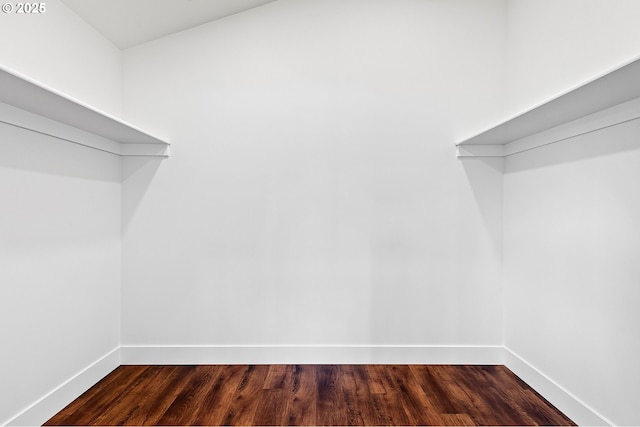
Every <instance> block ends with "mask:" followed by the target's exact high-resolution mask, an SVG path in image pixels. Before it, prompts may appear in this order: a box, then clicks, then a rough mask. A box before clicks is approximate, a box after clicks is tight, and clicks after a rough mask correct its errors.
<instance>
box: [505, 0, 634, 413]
mask: <svg viewBox="0 0 640 427" xmlns="http://www.w3.org/2000/svg"><path fill="white" fill-rule="evenodd" d="M550 10H553V13H550V12H549V11H550ZM638 16H640V3H638V2H635V1H625V0H619V1H606V2H605V1H590V0H589V1H582V0H580V1H577V0H562V1H546V0H542V1H539V0H535V1H534V0H530V1H523V0H512V1H510V2H508V31H507V39H508V46H507V82H508V85H507V88H508V90H507V93H508V98H507V103H508V105H509V107H508V108H509V109H519V108H523V107H526V106H528V105H530V104H532V103H534V102H539V101H541V100H543V99H544V98H547V97H548V96H551V95H553V94H555V93H557V92H561V91H563V90H566V89H568V88H570V87H573V86H575V85H577V84H579V83H581V82H582V81H584V80H586V79H589V78H590V77H592V76H594V75H597V74H601V73H603V72H606V71H607V70H611V69H613V68H615V67H616V66H617V65H619V64H621V63H625V62H628V61H629V60H631V59H633V58H636V57H638V56H639V55H640V43H639V42H638V40H640V27H638V25H637V22H636V21H637V17H638ZM639 130H640V128H639V124H638V123H637V122H631V123H628V124H624V125H619V126H616V127H614V128H611V129H606V130H602V131H598V132H594V133H591V134H588V135H584V136H581V137H577V138H574V139H571V140H568V141H564V142H561V143H557V144H555V145H552V146H549V147H545V148H539V149H536V150H533V151H530V152H527V153H522V154H518V155H515V156H512V157H508V158H507V159H506V161H505V162H506V163H505V168H506V171H505V178H504V254H505V257H504V269H505V296H506V297H505V308H506V319H505V345H506V346H507V347H508V348H509V349H511V350H512V351H514V352H515V353H516V354H518V355H519V356H520V357H522V358H523V359H524V360H526V361H528V362H529V363H531V364H532V365H533V366H535V367H536V368H537V369H539V370H540V371H541V372H542V373H544V374H545V375H547V376H548V377H550V378H551V379H552V380H553V381H555V382H556V383H558V384H559V385H560V386H561V387H564V388H565V389H566V390H568V391H569V392H571V393H572V394H574V395H575V396H576V397H578V398H579V399H581V400H582V401H584V402H585V403H586V404H587V405H588V406H590V407H591V408H592V409H594V410H595V411H596V412H598V413H600V414H601V415H602V416H603V417H605V419H609V420H610V421H611V422H613V423H615V424H619V425H629V424H633V425H637V424H640V412H639V411H638V400H637V392H636V391H635V384H637V383H638V381H640V370H639V368H638V366H637V364H636V363H635V360H637V359H638V358H639V357H640V347H639V342H638V339H637V337H638V334H639V332H640V331H639V330H638V326H637V325H638V324H640V322H639V320H640V318H639V316H638V314H637V309H636V308H635V307H636V306H637V303H638V302H639V300H640V294H639V293H638V286H637V284H638V279H639V277H640V269H639V267H638V262H637V259H638V256H640V246H639V242H640V226H639V223H638V218H640V215H639V214H640V211H639V209H640V200H639V199H638V192H637V188H636V187H637V186H636V185H635V183H637V182H638V179H639V178H640V176H639V175H638V172H637V171H638V168H637V162H638V156H640V151H639V150H638V149H639V148H640V145H638V142H637V135H638V131H639Z"/></svg>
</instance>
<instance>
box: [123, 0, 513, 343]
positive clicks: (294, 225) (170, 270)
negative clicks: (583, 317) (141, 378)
mask: <svg viewBox="0 0 640 427" xmlns="http://www.w3.org/2000/svg"><path fill="white" fill-rule="evenodd" d="M504 12H505V9H504V3H503V2H501V1H483V2H477V1H451V0H446V1H428V2H416V1H406V0H376V1H371V0H350V1H344V0H307V1H297V0H280V1H278V2H274V3H270V4H268V5H265V6H262V7H260V8H257V9H253V10H251V11H248V12H246V13H242V14H238V15H234V16H232V17H229V18H226V19H223V20H219V21H216V22H213V23H210V24H207V25H203V26H200V27H198V28H195V29H192V30H188V31H185V32H182V33H179V34H176V35H173V36H169V37H167V38H164V39H161V40H157V41H153V42H150V43H147V44H145V45H141V46H138V47H135V48H132V49H129V50H127V51H125V52H124V53H123V64H124V81H125V94H126V96H125V115H126V118H127V120H131V121H133V122H136V123H140V124H141V125H142V126H145V125H146V126H154V124H156V123H162V124H163V125H164V126H166V129H167V133H168V134H169V135H170V138H171V140H172V141H173V146H172V157H171V159H170V160H169V161H167V162H163V163H160V162H149V161H145V160H139V159H126V160H125V161H124V170H123V176H124V180H123V230H124V237H123V238H124V243H123V330H122V335H123V344H125V345H134V346H135V345H225V344H228V345H241V344H245V345H271V344H281V345H306V344H309V345H329V344H335V345H341V344H342V345H366V344H390V345H393V344H398V345H402V344H467V345H472V344H478V345H485V344H489V345H491V344H500V343H501V342H502V335H501V333H502V330H501V321H502V318H501V317H502V314H501V307H502V306H501V301H502V300H501V287H500V286H501V256H502V249H501V242H502V239H501V206H502V200H501V197H502V187H501V185H502V170H501V163H500V161H499V160H497V161H476V162H468V163H466V162H460V161H458V160H457V159H456V157H455V153H454V141H455V140H456V138H457V137H459V136H460V135H463V134H465V133H466V132H469V131H470V129H472V128H473V127H474V126H475V125H478V124H479V123H483V122H486V121H487V120H489V118H490V117H492V116H495V115H497V113H498V109H499V104H500V97H499V96H498V95H497V94H498V93H499V88H500V84H501V83H500V80H501V77H502V74H501V69H502V54H503V47H504V46H503V41H504V37H503V36H504V33H503V29H504V25H503V24H504Z"/></svg>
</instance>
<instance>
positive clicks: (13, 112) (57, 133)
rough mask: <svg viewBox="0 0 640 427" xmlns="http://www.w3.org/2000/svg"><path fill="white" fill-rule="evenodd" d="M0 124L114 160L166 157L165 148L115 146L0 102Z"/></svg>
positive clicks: (139, 144) (102, 138)
mask: <svg viewBox="0 0 640 427" xmlns="http://www.w3.org/2000/svg"><path fill="white" fill-rule="evenodd" d="M0 123H3V124H6V125H10V126H14V127H17V128H20V129H24V130H27V131H30V132H35V133H38V134H41V135H45V136H49V137H52V138H55V139H57V140H60V141H65V142H68V143H72V144H76V145H82V146H84V147H88V148H93V149H95V150H98V151H103V152H105V153H110V154H115V155H117V156H147V157H164V158H167V157H169V144H165V143H151V142H149V143H126V144H124V143H122V144H121V143H119V142H117V141H115V140H112V139H109V138H106V137H104V136H101V135H99V134H97V133H91V132H87V131H85V130H82V129H80V128H77V127H73V126H70V125H67V124H65V123H62V122H58V121H56V120H52V119H50V118H47V117H44V116H41V115H38V114H35V113H32V112H30V111H27V110H22V109H20V108H17V107H14V106H12V105H9V104H5V103H2V102H0Z"/></svg>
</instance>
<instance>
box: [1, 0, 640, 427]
mask: <svg viewBox="0 0 640 427" xmlns="http://www.w3.org/2000/svg"><path fill="white" fill-rule="evenodd" d="M211 1H217V2H219V3H218V6H219V7H220V8H222V9H224V8H225V7H226V8H227V9H224V10H225V11H226V12H224V13H222V14H221V15H220V16H216V19H213V18H208V19H204V18H203V19H202V20H201V21H202V22H200V21H197V22H196V21H194V22H193V23H192V24H191V26H190V27H189V28H172V27H170V25H169V24H167V25H166V26H165V32H164V33H162V34H154V33H149V34H147V35H145V36H144V37H143V36H140V32H141V31H142V30H144V29H145V28H146V26H147V25H149V26H150V24H149V23H150V22H156V23H157V22H160V21H161V20H162V19H168V21H167V22H171V19H170V16H169V17H168V16H167V15H171V14H173V15H174V16H178V15H181V14H182V13H184V14H187V13H194V11H193V10H190V9H189V8H191V7H198V2H196V1H182V0H174V1H166V0H165V1H159V2H152V1H142V0H139V1H134V2H131V1H130V2H124V1H123V2H119V1H108V2H107V1H106V0H90V1H89V0H85V1H77V0H47V1H46V3H43V4H44V5H45V7H44V8H40V9H37V8H36V9H33V10H32V9H29V10H30V11H31V12H32V13H18V7H19V5H18V3H16V2H11V1H9V2H6V3H5V4H6V5H9V6H3V8H2V11H3V13H2V14H0V15H1V16H0V196H1V200H2V202H1V207H0V259H1V261H2V262H1V265H2V268H0V283H1V286H0V301H2V309H1V311H0V312H1V315H2V318H1V320H2V321H1V322H0V332H1V337H2V342H3V345H2V362H3V363H1V364H0V401H1V402H2V405H0V424H9V425H32V424H41V423H43V422H45V421H46V420H47V419H49V418H50V417H51V416H52V415H53V414H55V413H56V412H57V411H59V410H60V409H62V408H63V407H64V406H65V405H67V404H68V403H69V402H70V401H72V400H73V399H75V398H76V397H78V396H79V395H80V394H82V393H83V392H84V391H86V390H87V389H89V388H90V387H91V386H92V385H94V384H95V383H97V382H98V381H99V380H100V379H101V378H103V377H104V376H105V375H107V374H108V373H109V372H111V371H112V370H113V369H115V368H116V367H118V366H119V365H138V364H160V365H171V364H178V365H182V364H355V365H357V364H420V365H428V364H469V365H505V366H506V367H508V368H509V369H510V370H511V371H512V372H514V373H515V374H516V375H518V376H519V377H520V378H522V379H523V380H524V381H526V382H527V384H529V385H530V386H531V387H533V388H534V389H535V390H536V391H537V392H538V393H540V394H541V395H542V396H544V397H545V398H546V399H547V400H549V401H550V402H551V403H553V405H555V406H556V407H557V408H558V409H560V410H561V411H562V412H564V413H565V414H566V415H567V416H568V417H570V418H571V419H572V420H574V421H575V422H577V423H578V424H580V425H603V424H605V425H637V424H640V410H639V409H638V408H639V407H640V405H639V402H638V397H637V384H638V382H639V381H640V365H639V364H638V363H637V360H638V359H639V358H640V339H639V338H638V337H639V332H640V331H639V327H638V325H640V315H639V314H638V313H639V311H638V310H637V307H638V304H639V303H640V287H639V286H638V284H639V281H640V262H638V259H639V257H640V191H638V182H640V168H638V164H639V163H640V141H639V138H638V136H639V135H640V120H638V118H639V117H640V62H639V61H638V58H640V26H638V24H637V22H638V19H640V2H637V1H634V0H480V1H478V0H271V1H266V0H246V1H245V0H243V1H242V2H240V1H236V2H235V3H233V2H229V1H226V0H211ZM211 1H210V2H209V3H211ZM120 3H121V4H120ZM107 4H109V6H107ZM134 4H135V5H134ZM203 4H204V2H203ZM240 4H242V5H243V6H238V5H240ZM176 5H179V7H177V8H176ZM200 6H203V5H200ZM234 7H235V8H236V9H234ZM22 8H23V11H24V10H26V9H25V6H24V5H23V6H22ZM170 8H173V9H170ZM34 10H39V12H38V13H36V12H34ZM167 10H169V11H171V13H168V12H167ZM163 11H164V12H163ZM110 13H112V14H113V13H118V14H120V15H113V16H111V17H110V15H109V14H110ZM118 16H121V18H118ZM118 19H121V21H118ZM176 19H177V18H176ZM110 20H111V23H112V24H113V23H114V22H116V23H117V22H120V24H121V25H122V28H123V29H122V31H119V32H115V33H114V32H110V31H109V27H108V26H106V25H103V24H104V23H105V22H106V23H109V21H110ZM125 24H126V25H125ZM129 24H131V25H132V27H133V28H134V29H135V28H137V30H136V31H138V32H136V31H132V32H131V33H130V32H127V31H125V29H126V28H129V27H127V25H129ZM111 28H113V26H112V27H111ZM138 36H140V37H138ZM136 37H138V38H136ZM141 37H142V38H141ZM145 37H146V38H145Z"/></svg>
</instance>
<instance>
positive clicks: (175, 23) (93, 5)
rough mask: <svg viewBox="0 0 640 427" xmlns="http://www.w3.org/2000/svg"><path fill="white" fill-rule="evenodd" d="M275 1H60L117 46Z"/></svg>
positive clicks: (174, 31) (184, 28) (166, 33)
mask: <svg viewBox="0 0 640 427" xmlns="http://www.w3.org/2000/svg"><path fill="white" fill-rule="evenodd" d="M273 1H276V0H62V2H63V3H65V4H66V5H67V6H68V7H69V8H70V9H72V10H73V11H74V12H75V13H77V14H78V15H80V17H82V18H83V19H84V20H85V21H87V22H88V23H89V24H90V25H91V26H92V27H94V28H95V29H96V30H97V31H99V32H100V33H101V34H102V35H104V36H105V37H106V38H107V39H109V40H111V41H112V42H113V44H115V45H116V46H118V47H119V48H120V49H126V48H129V47H132V46H135V45H138V44H141V43H144V42H147V41H150V40H154V39H157V38H160V37H164V36H166V35H169V34H172V33H176V32H178V31H182V30H186V29H188V28H191V27H195V26H198V25H201V24H204V23H206V22H209V21H213V20H216V19H220V18H224V17H225V16H229V15H234V14H236V13H239V12H243V11H245V10H249V9H253V8H254V7H258V6H262V5H263V4H266V3H271V2H273Z"/></svg>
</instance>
